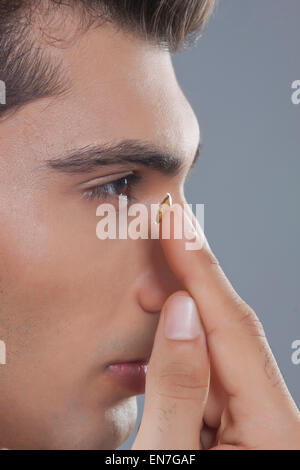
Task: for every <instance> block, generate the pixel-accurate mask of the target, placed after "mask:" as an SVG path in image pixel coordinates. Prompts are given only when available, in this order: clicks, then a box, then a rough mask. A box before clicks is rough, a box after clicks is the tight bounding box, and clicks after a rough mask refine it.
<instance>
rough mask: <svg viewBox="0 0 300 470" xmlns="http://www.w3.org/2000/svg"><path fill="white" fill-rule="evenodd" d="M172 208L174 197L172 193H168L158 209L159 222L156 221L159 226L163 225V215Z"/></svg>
mask: <svg viewBox="0 0 300 470" xmlns="http://www.w3.org/2000/svg"><path fill="white" fill-rule="evenodd" d="M171 206H172V196H171V194H170V193H167V194H166V196H165V197H164V198H163V200H162V201H161V203H160V205H159V208H158V214H157V220H156V223H157V224H160V223H161V220H162V216H163V213H164V212H165V211H166V210H167V209H168V208H169V207H171Z"/></svg>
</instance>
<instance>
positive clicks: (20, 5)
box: [0, 0, 216, 117]
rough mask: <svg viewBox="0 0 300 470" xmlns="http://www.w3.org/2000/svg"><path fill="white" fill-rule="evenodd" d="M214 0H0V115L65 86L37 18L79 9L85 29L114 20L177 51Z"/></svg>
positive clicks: (187, 41) (204, 18) (186, 43)
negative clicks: (39, 34) (36, 28)
mask: <svg viewBox="0 0 300 470" xmlns="http://www.w3.org/2000/svg"><path fill="white" fill-rule="evenodd" d="M215 1H216V0H0V80H2V81H3V82H4V83H5V85H6V104H5V105H3V104H0V117H1V116H2V115H4V114H6V113H7V111H8V110H11V109H15V108H16V107H19V106H22V104H24V103H26V102H28V101H30V100H33V99H36V98H40V97H42V96H49V95H55V94H60V93H63V92H64V91H65V89H66V86H65V85H66V84H65V83H64V79H63V74H61V73H59V71H60V70H61V68H60V65H61V64H58V63H55V62H54V61H53V60H52V59H50V57H49V56H47V54H46V51H45V48H43V47H42V46H41V45H40V44H38V41H36V39H35V40H34V39H33V36H34V35H33V34H32V31H33V25H34V21H35V20H36V18H40V19H41V20H42V21H43V19H44V18H46V17H48V15H51V13H52V12H54V11H55V12H56V14H57V13H58V16H61V17H65V15H66V14H67V15H68V14H69V15H70V14H73V13H74V14H75V13H76V14H77V17H78V18H79V22H78V24H79V25H80V27H81V29H88V28H89V27H91V26H92V25H101V24H103V23H105V22H111V23H114V24H115V25H116V26H117V27H119V28H121V29H122V30H124V31H127V32H131V33H133V34H135V35H136V36H139V37H141V38H143V39H144V40H146V41H149V42H152V43H153V44H155V45H157V46H159V47H162V48H165V49H167V50H168V51H169V52H170V53H174V52H177V51H178V50H179V49H181V48H185V47H188V46H190V45H191V44H192V43H193V42H195V41H196V40H197V39H198V38H199V36H200V34H201V32H202V29H203V26H204V24H205V23H206V21H207V19H208V17H209V15H210V14H211V12H212V9H213V7H214V4H215ZM68 8H69V10H67V9H68ZM30 38H31V39H30ZM52 39H53V38H52Z"/></svg>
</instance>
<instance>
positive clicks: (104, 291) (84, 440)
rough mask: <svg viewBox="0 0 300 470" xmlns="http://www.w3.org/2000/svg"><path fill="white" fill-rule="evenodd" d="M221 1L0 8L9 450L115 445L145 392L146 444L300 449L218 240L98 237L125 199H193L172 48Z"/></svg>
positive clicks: (0, 245)
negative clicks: (103, 220) (101, 217)
mask: <svg viewBox="0 0 300 470" xmlns="http://www.w3.org/2000/svg"><path fill="white" fill-rule="evenodd" d="M213 3H214V1H213V0H180V1H179V0H172V1H170V0H169V1H165V0H142V1H136V0H131V1H125V0H98V1H97V0H77V1H75V0H69V1H66V0H65V1H64V2H62V1H61V2H60V1H54V0H49V1H46V0H43V1H37V0H34V1H30V0H27V1H25V0H24V1H22V0H20V1H11V0H10V1H3V0H0V13H1V15H0V51H1V52H0V79H1V81H2V82H3V83H4V84H5V89H6V103H5V104H1V105H0V115H1V122H0V153H1V155H0V179H1V185H0V217H1V227H2V228H1V232H0V288H1V289H0V340H1V341H2V344H5V347H6V361H5V362H6V363H5V364H2V365H0V446H1V447H2V448H8V449H115V448H117V447H118V446H120V445H121V444H122V443H123V442H124V441H125V440H126V439H127V437H128V436H129V434H130V433H131V431H132V430H133V428H134V424H135V420H136V414H137V408H136V398H135V396H136V395H137V394H139V393H143V392H144V390H145V394H146V395H145V410H144V415H143V419H142V423H141V426H140V429H139V432H138V435H137V438H136V440H135V443H134V446H133V449H200V448H214V447H216V448H225V449H227V448H229V449H231V448H243V449H254V448H256V449H257V448H258V449H260V448H275V449H280V448H300V417H299V412H298V410H297V408H296V405H295V404H294V402H293V400H292V398H291V396H290V394H289V392H288V390H287V388H286V386H285V384H284V382H283V379H282V377H281V375H280V372H279V370H278V368H277V365H276V362H275V360H274V358H273V356H272V353H271V351H270V349H269V346H268V344H267V341H266V339H265V336H264V334H263V329H262V327H261V325H260V323H259V321H258V319H257V317H256V315H255V314H254V312H253V311H252V310H251V308H250V307H249V306H248V305H246V304H245V303H244V302H243V301H242V299H240V298H239V297H238V295H237V294H236V293H235V292H234V290H233V288H232V287H231V286H230V284H229V282H228V281H227V279H226V278H225V275H224V274H223V272H222V270H221V268H220V266H219V265H218V263H217V261H216V259H215V257H214V255H213V254H212V253H211V251H210V248H209V246H208V244H207V243H206V242H205V244H204V246H203V248H202V249H201V250H197V251H187V250H185V248H184V239H175V237H174V236H172V234H171V237H170V239H162V240H158V239H137V240H135V239H130V238H126V239H115V240H112V239H107V240H99V238H97V237H96V236H95V227H96V223H97V217H96V210H97V207H98V206H99V204H101V203H110V204H113V205H115V206H117V202H118V196H119V195H120V194H123V195H126V196H127V198H128V201H138V202H140V203H143V204H145V205H149V204H151V203H158V202H159V201H161V200H162V198H163V197H164V196H165V194H166V193H167V192H168V193H170V194H171V195H172V198H173V202H174V203H177V204H178V205H179V206H183V204H184V202H185V199H184V193H183V185H184V181H185V179H186V177H187V174H188V172H189V170H190V168H191V166H192V164H193V162H194V160H195V158H196V157H197V155H198V149H199V140H200V133H199V126H198V122H197V119H196V117H195V114H194V112H193V110H192V108H191V106H190V104H189V103H188V101H187V99H186V98H185V96H184V94H183V92H182V90H181V89H180V87H179V85H178V82H177V80H176V77H175V74H174V69H173V66H172V61H171V53H173V52H175V51H177V50H179V49H180V48H181V47H182V46H183V45H184V44H185V42H186V43H188V42H189V40H190V39H195V38H196V37H197V34H198V33H199V32H200V31H201V29H202V27H203V25H204V23H205V21H206V19H207V17H208V16H209V14H210V12H211V10H212V7H213ZM164 217H165V214H164V215H163V217H162V218H163V219H164ZM178 217H179V213H178V206H177V210H174V222H176V220H177V218H178ZM187 217H189V218H190V220H192V216H191V215H189V216H187ZM197 230H198V232H197V233H196V236H197V237H200V238H201V237H203V234H202V233H201V230H200V228H198V229H197ZM200 317H201V322H200ZM201 325H202V326H201ZM150 355H151V359H150V361H149V368H148V372H147V381H146V386H145V374H144V365H145V364H146V363H147V361H148V360H149V358H150ZM200 431H201V433H200Z"/></svg>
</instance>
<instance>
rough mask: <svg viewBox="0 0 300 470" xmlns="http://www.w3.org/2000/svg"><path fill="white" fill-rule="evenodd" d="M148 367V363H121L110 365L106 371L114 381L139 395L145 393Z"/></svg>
mask: <svg viewBox="0 0 300 470" xmlns="http://www.w3.org/2000/svg"><path fill="white" fill-rule="evenodd" d="M147 366H148V362H146V361H137V362H120V363H117V364H110V365H109V366H107V368H106V370H107V372H108V374H109V376H110V377H111V378H112V379H113V380H114V381H116V382H117V383H119V384H120V385H121V386H123V387H126V388H128V389H130V390H131V391H133V392H135V394H137V395H139V394H142V393H145V383H146V372H147Z"/></svg>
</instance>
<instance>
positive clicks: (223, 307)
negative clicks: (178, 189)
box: [132, 206, 300, 450]
mask: <svg viewBox="0 0 300 470" xmlns="http://www.w3.org/2000/svg"><path fill="white" fill-rule="evenodd" d="M168 212H169V211H167V212H165V213H164V215H163V217H162V219H163V220H164V217H166V214H167V213H168ZM180 213H181V212H180V206H178V207H176V209H175V210H174V215H173V216H172V217H174V218H173V219H171V226H172V227H174V225H172V224H180V220H181V219H180ZM186 217H187V219H188V220H189V221H190V223H191V224H193V226H195V227H196V228H195V231H194V236H195V238H196V239H198V240H199V241H200V243H199V244H200V246H202V247H201V248H200V249H199V250H196V251H187V250H186V249H185V243H186V240H185V239H184V237H183V238H182V239H178V238H177V239H176V238H175V237H174V232H173V231H172V232H171V237H170V239H161V244H162V247H163V250H164V254H165V256H166V259H167V260H168V262H169V265H170V266H171V267H172V270H173V272H174V273H176V276H177V278H178V279H180V280H181V281H182V283H183V285H184V286H185V289H186V290H184V291H178V292H176V293H175V294H173V295H171V296H170V297H169V298H168V299H167V301H166V303H165V305H164V307H163V310H162V315H161V317H160V320H159V324H158V328H157V331H156V335H155V342H154V346H153V351H152V355H151V359H150V362H149V367H148V372H147V382H146V393H145V407H144V414H143V417H142V421H141V425H140V428H139V432H138V434H137V437H136V439H135V442H134V444H133V447H132V449H133V450H137V449H210V450H263V449H268V450H270V449H277V450H284V449H294V450H296V449H298V450H299V449H300V413H299V411H298V409H297V407H296V405H295V403H294V401H293V399H292V397H291V395H290V393H289V391H288V389H287V387H286V384H285V382H284V380H283V378H282V375H281V373H280V371H279V368H278V366H277V364H276V361H275V359H274V356H273V354H272V352H271V349H270V347H269V345H268V342H267V339H266V337H265V334H264V330H263V327H262V325H261V323H260V321H259V319H258V317H257V315H256V314H255V312H254V311H253V310H252V309H251V307H250V306H249V305H247V304H246V302H244V301H243V300H242V299H241V298H240V297H239V296H238V294H237V293H236V292H235V290H234V289H233V287H232V286H231V284H230V282H229V281H228V279H227V278H226V276H225V274H224V272H223V270H222V268H221V267H220V265H219V263H218V260H217V258H216V257H215V255H214V254H213V253H212V251H211V249H210V247H209V244H208V242H207V240H206V239H205V236H204V234H203V232H202V230H201V227H200V226H199V225H198V224H197V221H196V220H195V218H194V216H193V214H191V213H186ZM172 230H173V229H172ZM182 296H187V297H189V298H192V299H194V302H195V307H196V317H197V315H198V318H199V321H200V324H201V325H202V330H201V331H200V333H199V334H198V335H197V336H196V337H195V338H194V339H191V340H182V339H180V340H178V339H169V338H168V337H166V336H165V334H164V331H165V329H164V325H165V322H167V319H168V317H169V316H170V313H171V312H172V308H174V302H175V303H176V302H178V299H179V298H180V297H181V298H182ZM171 302H172V303H171ZM184 314H185V311H184V309H183V310H182V315H184ZM169 318H170V317H169ZM200 431H201V432H200Z"/></svg>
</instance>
